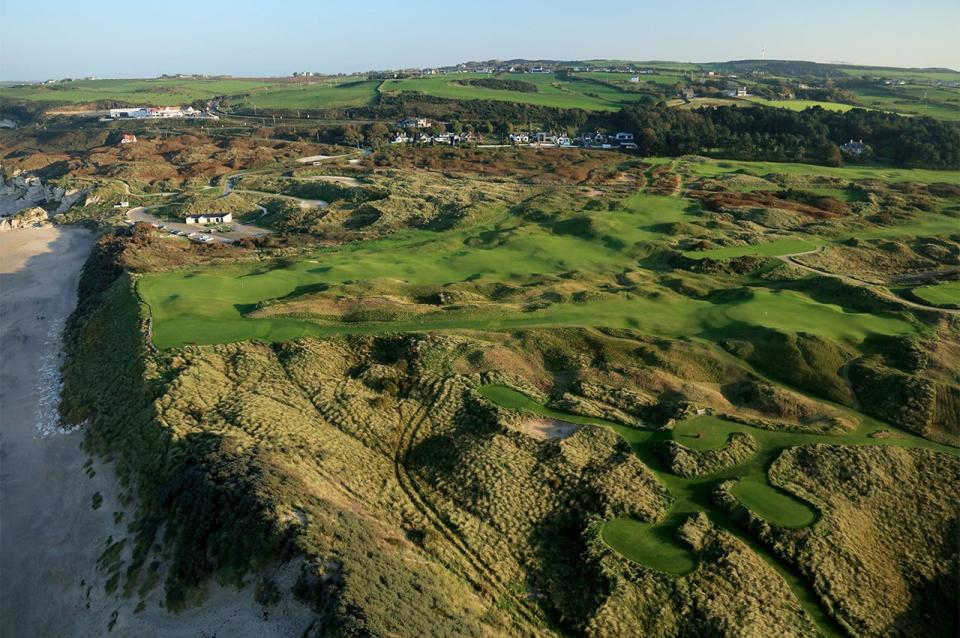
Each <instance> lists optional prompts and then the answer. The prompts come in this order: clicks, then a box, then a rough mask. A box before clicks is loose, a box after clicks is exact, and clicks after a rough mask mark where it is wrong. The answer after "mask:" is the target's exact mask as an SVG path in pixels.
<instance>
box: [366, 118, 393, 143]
mask: <svg viewBox="0 0 960 638" xmlns="http://www.w3.org/2000/svg"><path fill="white" fill-rule="evenodd" d="M389 134H390V129H388V128H387V125H386V124H384V123H383V122H374V123H373V124H370V125H368V126H367V144H369V145H370V146H374V145H375V144H376V143H377V142H382V141H383V140H384V139H386V137H387V135H389Z"/></svg>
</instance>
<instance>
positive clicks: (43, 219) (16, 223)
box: [0, 206, 50, 232]
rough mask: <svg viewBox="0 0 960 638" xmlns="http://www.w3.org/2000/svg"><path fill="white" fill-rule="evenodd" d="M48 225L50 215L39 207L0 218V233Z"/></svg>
mask: <svg viewBox="0 0 960 638" xmlns="http://www.w3.org/2000/svg"><path fill="white" fill-rule="evenodd" d="M49 223H50V214H49V213H47V211H45V210H44V209H42V208H40V207H39V206H34V207H33V208H27V209H25V210H21V211H19V212H17V213H15V214H13V215H8V216H6V217H0V232H3V231H6V230H16V229H18V228H31V227H36V226H45V225H47V224H49Z"/></svg>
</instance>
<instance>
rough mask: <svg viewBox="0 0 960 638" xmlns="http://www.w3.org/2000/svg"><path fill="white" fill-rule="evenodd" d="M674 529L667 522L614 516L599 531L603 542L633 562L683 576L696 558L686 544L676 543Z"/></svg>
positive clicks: (675, 531) (695, 562)
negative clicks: (647, 521) (664, 523)
mask: <svg viewBox="0 0 960 638" xmlns="http://www.w3.org/2000/svg"><path fill="white" fill-rule="evenodd" d="M676 533H677V530H676V528H673V527H672V526H669V525H663V524H660V523H642V522H640V521H637V520H634V519H632V518H615V519H613V520H612V521H608V522H607V523H606V524H605V525H604V526H603V529H602V530H601V532H600V535H601V538H603V541H604V542H605V543H606V544H607V545H609V546H610V547H613V548H615V549H616V550H617V551H618V552H619V553H621V554H623V555H624V556H626V557H627V558H629V559H630V560H632V561H633V562H635V563H640V564H641V565H645V566H647V567H649V568H650V569H655V570H656V571H658V572H664V573H667V574H673V575H675V576H683V575H684V574H689V573H690V572H691V571H693V568H694V567H696V566H697V558H696V555H695V554H693V553H692V552H691V551H690V550H689V549H688V548H684V547H682V546H680V545H678V544H677V541H676Z"/></svg>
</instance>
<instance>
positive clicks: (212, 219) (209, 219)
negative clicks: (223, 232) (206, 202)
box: [183, 213, 233, 224]
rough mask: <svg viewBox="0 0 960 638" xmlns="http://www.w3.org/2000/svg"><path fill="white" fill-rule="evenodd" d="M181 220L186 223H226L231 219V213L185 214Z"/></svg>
mask: <svg viewBox="0 0 960 638" xmlns="http://www.w3.org/2000/svg"><path fill="white" fill-rule="evenodd" d="M183 221H184V222H186V223H188V224H226V223H227V222H230V221H233V213H198V214H196V215H187V216H186V217H185V218H184V220H183Z"/></svg>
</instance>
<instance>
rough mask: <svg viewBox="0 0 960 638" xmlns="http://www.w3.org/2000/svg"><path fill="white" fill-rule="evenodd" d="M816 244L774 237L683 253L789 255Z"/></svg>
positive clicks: (698, 255) (698, 256) (711, 256)
mask: <svg viewBox="0 0 960 638" xmlns="http://www.w3.org/2000/svg"><path fill="white" fill-rule="evenodd" d="M817 246H818V244H817V243H815V242H813V241H810V240H807V239H776V240H774V241H770V242H766V243H763V244H748V245H745V246H724V247H723V248H714V249H711V250H687V251H684V253H683V254H684V255H686V256H687V257H690V258H691V259H706V258H709V259H730V258H732V257H743V256H745V255H759V256H762V257H775V256H777V255H790V254H793V253H801V252H806V251H808V250H815V249H816V248H817Z"/></svg>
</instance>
